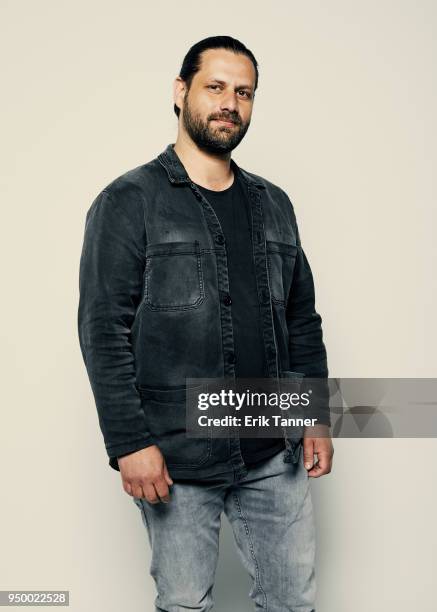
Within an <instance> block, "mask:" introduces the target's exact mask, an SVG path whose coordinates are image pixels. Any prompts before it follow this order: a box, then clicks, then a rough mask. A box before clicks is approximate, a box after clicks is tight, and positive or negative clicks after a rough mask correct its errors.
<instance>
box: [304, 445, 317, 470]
mask: <svg viewBox="0 0 437 612" xmlns="http://www.w3.org/2000/svg"><path fill="white" fill-rule="evenodd" d="M303 461H304V464H305V468H306V469H307V470H310V469H311V468H312V467H313V465H314V452H313V447H312V445H311V447H310V448H305V449H304V452H303Z"/></svg>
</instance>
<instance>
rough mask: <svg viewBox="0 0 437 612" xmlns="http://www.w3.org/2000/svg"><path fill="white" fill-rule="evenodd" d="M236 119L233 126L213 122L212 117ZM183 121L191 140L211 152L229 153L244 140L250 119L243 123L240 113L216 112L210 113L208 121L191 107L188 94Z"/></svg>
mask: <svg viewBox="0 0 437 612" xmlns="http://www.w3.org/2000/svg"><path fill="white" fill-rule="evenodd" d="M213 118H214V119H223V120H225V121H227V120H229V121H234V122H235V125H234V126H233V127H227V126H225V125H220V124H218V123H216V124H215V125H213V124H212V123H211V120H212V119H213ZM182 121H183V125H184V128H185V129H186V131H187V133H188V135H189V136H190V138H191V140H192V141H193V142H194V143H195V144H196V145H197V146H198V147H199V148H200V149H203V150H205V151H208V152H209V153H215V154H218V153H220V154H223V153H229V152H230V151H232V150H233V149H235V147H237V146H238V145H239V144H240V142H241V141H242V140H243V138H244V135H245V134H246V132H247V130H248V129H249V125H250V121H248V122H247V123H246V124H243V123H242V121H241V119H240V117H239V115H238V113H216V114H215V115H209V116H208V117H207V120H206V121H203V120H202V118H201V117H200V116H199V115H198V114H196V113H193V112H192V111H191V109H190V105H189V102H188V96H186V98H185V104H184V109H183V112H182Z"/></svg>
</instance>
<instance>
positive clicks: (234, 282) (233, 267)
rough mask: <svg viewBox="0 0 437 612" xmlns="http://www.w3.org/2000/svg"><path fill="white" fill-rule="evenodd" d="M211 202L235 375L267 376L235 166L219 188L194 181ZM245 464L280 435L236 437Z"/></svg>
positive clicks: (280, 442) (265, 452)
mask: <svg viewBox="0 0 437 612" xmlns="http://www.w3.org/2000/svg"><path fill="white" fill-rule="evenodd" d="M197 187H198V188H199V190H200V191H201V192H202V194H203V195H204V196H205V198H206V199H207V200H208V202H209V203H210V204H211V206H212V207H213V209H214V212H215V213H216V215H217V218H218V220H219V222H220V225H221V227H222V230H223V234H224V236H225V240H226V243H225V244H226V253H227V259H228V271H229V294H230V296H231V300H232V303H231V306H230V308H231V312H232V324H233V331H234V345H235V356H236V362H235V375H236V377H237V378H264V377H266V376H267V371H266V363H265V356H264V345H263V339H262V330H261V323H260V312H259V303H258V296H257V287H256V277H255V270H254V263H253V257H252V237H251V233H250V221H249V219H250V214H251V213H250V203H249V201H248V195H247V191H246V187H245V185H244V183H243V180H242V178H241V176H240V173H239V171H238V169H237V170H236V175H235V177H234V182H233V183H232V185H231V186H230V187H228V188H227V189H224V190H223V191H213V190H211V189H206V188H205V187H202V186H201V185H197ZM240 445H241V454H242V455H243V459H244V462H245V463H246V464H248V465H249V464H252V463H256V462H257V461H260V460H261V459H266V458H267V457H271V456H272V455H274V454H275V453H277V452H278V451H279V450H281V449H282V448H284V446H285V442H284V439H283V438H243V437H242V438H240Z"/></svg>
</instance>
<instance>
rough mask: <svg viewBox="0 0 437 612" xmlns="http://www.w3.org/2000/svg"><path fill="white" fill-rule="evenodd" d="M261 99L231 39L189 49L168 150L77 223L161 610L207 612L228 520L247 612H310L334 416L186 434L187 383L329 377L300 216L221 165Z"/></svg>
mask: <svg viewBox="0 0 437 612" xmlns="http://www.w3.org/2000/svg"><path fill="white" fill-rule="evenodd" d="M257 85H258V65H257V62H256V60H255V57H254V56H253V54H252V52H251V51H249V50H248V49H247V48H246V47H245V46H244V45H243V44H242V43H241V42H239V41H238V40H235V39H233V38H231V37H228V36H217V37H210V38H207V39H205V40H203V41H200V42H199V43H197V44H196V45H194V46H193V47H192V48H191V49H190V50H189V52H188V53H187V55H186V57H185V59H184V62H183V65H182V68H181V72H180V75H179V76H178V77H177V78H176V79H175V82H174V110H175V113H176V115H177V116H178V135H177V139H176V142H175V143H174V144H170V145H168V146H167V148H166V149H165V151H163V152H162V153H161V154H160V155H159V156H158V157H157V158H155V159H154V160H152V161H151V162H149V163H146V164H144V165H142V166H139V167H138V168H134V169H133V170H130V171H129V172H127V173H125V174H123V175H122V176H120V177H118V178H117V179H115V180H114V181H112V182H111V183H110V184H109V185H108V186H107V187H105V188H104V189H103V190H102V192H101V193H100V194H99V195H98V196H97V198H96V199H95V201H94V202H93V204H92V206H91V208H90V209H89V211H88V213H87V217H86V228H85V237H84V246H83V251H82V257H81V264H80V304H79V338H80V344H81V350H82V354H83V357H84V360H85V363H86V367H87V371H88V375H89V378H90V382H91V385H92V389H93V392H94V396H95V399H96V406H97V410H98V415H99V422H100V427H101V429H102V433H103V436H104V439H105V444H106V449H107V453H108V456H109V463H110V465H111V466H112V467H113V468H114V469H117V470H119V471H120V473H121V478H122V482H123V487H124V490H125V491H126V493H128V494H129V495H131V496H132V498H133V501H134V502H135V503H136V505H137V506H138V508H139V509H140V510H141V513H142V518H143V521H144V524H145V526H146V528H147V531H148V535H149V539H150V543H151V547H152V565H151V574H152V576H153V577H154V579H155V582H156V586H157V591H158V594H157V597H156V600H155V605H156V610H159V611H170V610H171V611H172V612H174V611H176V610H210V609H211V607H212V605H213V603H212V595H211V593H212V587H213V583H214V573H215V568H216V563H217V556H218V539H219V529H220V517H221V513H222V512H225V514H226V515H227V517H228V519H229V521H230V523H231V526H232V529H233V531H234V535H235V540H236V544H237V547H238V551H239V554H240V556H241V558H242V561H243V563H244V565H245V567H246V568H247V570H248V572H249V573H250V575H251V577H252V579H253V589H252V591H251V593H250V596H251V597H252V599H253V601H254V602H255V605H256V607H257V609H263V610H269V612H279V611H280V612H284V611H288V610H290V611H291V610H293V611H297V610H299V612H310V611H312V610H315V603H314V600H315V578H314V552H315V550H314V549H315V537H314V526H313V515H312V505H311V496H310V491H309V478H308V477H309V476H311V477H319V476H321V475H323V474H327V473H328V472H330V470H331V463H332V456H333V447H332V442H331V439H330V436H329V424H330V421H329V416H328V415H326V418H325V419H323V416H322V418H319V424H318V429H317V428H316V429H312V430H311V432H309V430H305V436H304V437H303V439H302V436H300V437H296V436H294V437H293V436H289V435H287V431H286V432H285V435H284V436H283V437H282V438H278V437H274V436H272V437H270V438H269V437H264V438H261V437H257V438H255V437H254V438H245V437H240V436H239V435H238V433H236V434H235V433H232V434H231V435H230V436H229V438H220V439H219V438H217V439H216V438H212V437H209V436H204V437H203V438H199V437H197V438H196V437H192V436H191V437H190V436H187V432H186V421H185V410H184V408H185V391H186V382H187V378H194V379H195V378H222V377H230V378H234V379H236V380H237V379H240V378H263V377H265V378H278V377H279V378H287V377H291V378H292V377H294V376H310V377H320V378H326V377H327V376H328V369H327V360H326V350H325V346H324V343H323V339H322V329H321V317H320V315H319V314H318V313H317V312H316V310H315V294H314V284H313V278H312V274H311V270H310V266H309V263H308V260H307V258H306V256H305V253H304V251H303V249H302V246H301V242H300V236H299V232H298V228H297V224H296V218H295V215H294V210H293V206H292V204H291V202H290V200H289V198H288V196H287V194H286V193H285V192H284V191H283V190H282V189H281V188H279V187H278V186H276V185H274V184H273V183H271V182H269V181H268V180H266V179H264V178H261V177H259V176H257V175H254V174H252V173H250V172H247V171H245V170H243V169H242V168H240V167H239V166H238V165H237V164H236V163H235V161H234V160H233V159H232V158H231V151H232V150H233V149H234V148H235V147H236V146H237V145H238V144H239V143H240V141H241V140H242V139H243V137H244V135H245V133H246V132H247V129H248V127H249V124H250V120H251V115H252V109H253V103H254V95H255V90H256V89H257ZM314 432H317V433H314ZM302 445H303V454H302V452H301V450H302ZM314 455H316V456H317V461H316V462H315V463H314Z"/></svg>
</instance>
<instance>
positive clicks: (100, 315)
mask: <svg viewBox="0 0 437 612" xmlns="http://www.w3.org/2000/svg"><path fill="white" fill-rule="evenodd" d="M126 191H127V193H126V194H123V195H122V196H120V195H117V197H114V196H113V195H112V194H110V193H109V192H108V191H105V190H103V191H102V192H101V193H100V194H99V195H98V196H97V198H96V199H95V200H94V202H93V203H92V205H91V207H90V209H89V210H88V212H87V215H86V220H85V232H84V240H83V247H82V253H81V257H80V267H79V308H78V331H79V343H80V348H81V352H82V356H83V359H84V362H85V366H86V370H87V373H88V377H89V380H90V384H91V388H92V391H93V394H94V399H95V403H96V408H97V413H98V417H99V425H100V429H101V431H102V434H103V438H104V442H105V446H106V451H107V454H108V456H109V458H110V461H109V465H110V466H111V467H113V468H114V469H116V470H119V467H118V462H117V457H119V456H121V455H124V454H128V453H130V452H134V451H136V450H140V449H141V448H145V447H147V446H150V445H152V444H155V441H154V440H153V437H152V436H151V434H150V432H149V431H148V429H147V426H146V421H145V413H144V410H143V409H142V406H141V398H140V396H139V393H138V389H137V387H136V378H135V362H134V355H133V351H132V345H131V326H132V323H133V321H134V318H135V312H136V310H137V307H138V305H139V303H140V301H141V294H142V280H143V272H144V264H145V254H144V248H145V235H144V232H145V228H144V214H143V204H142V200H141V198H140V197H138V194H136V195H135V194H132V193H130V192H129V190H126Z"/></svg>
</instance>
